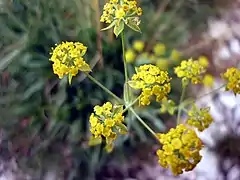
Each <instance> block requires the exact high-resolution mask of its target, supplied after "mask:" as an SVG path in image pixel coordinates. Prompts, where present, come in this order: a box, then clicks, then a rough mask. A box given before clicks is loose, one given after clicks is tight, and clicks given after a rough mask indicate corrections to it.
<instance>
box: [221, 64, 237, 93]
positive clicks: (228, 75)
mask: <svg viewBox="0 0 240 180" xmlns="http://www.w3.org/2000/svg"><path fill="white" fill-rule="evenodd" d="M223 78H224V79H225V80H226V81H227V86H226V90H227V91H228V90H232V91H233V92H234V94H240V70H239V69H237V68H234V67H232V68H229V69H227V71H226V72H225V73H224V74H223Z"/></svg>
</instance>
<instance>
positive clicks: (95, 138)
mask: <svg viewBox="0 0 240 180" xmlns="http://www.w3.org/2000/svg"><path fill="white" fill-rule="evenodd" d="M123 121H124V116H123V106H122V105H116V106H113V105H112V104H111V103H110V102H106V103H105V104H103V105H102V106H95V107H94V113H92V114H91V116H90V125H91V127H90V132H91V133H92V137H91V139H90V141H89V144H90V145H96V144H100V143H102V139H104V140H105V143H106V146H105V149H106V150H107V152H111V151H112V149H113V142H114V140H115V139H116V138H117V135H118V133H120V134H126V133H127V127H126V126H125V125H124V124H123Z"/></svg>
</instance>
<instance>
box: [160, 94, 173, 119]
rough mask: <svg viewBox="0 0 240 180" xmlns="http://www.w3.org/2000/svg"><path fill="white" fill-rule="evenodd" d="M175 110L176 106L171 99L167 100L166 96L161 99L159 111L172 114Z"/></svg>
mask: <svg viewBox="0 0 240 180" xmlns="http://www.w3.org/2000/svg"><path fill="white" fill-rule="evenodd" d="M176 110H177V106H176V105H175V102H174V101H173V100H168V99H167V98H166V97H165V98H163V99H162V101H161V108H160V113H166V112H168V113H169V114H171V115H173V114H174V112H175V111H176Z"/></svg>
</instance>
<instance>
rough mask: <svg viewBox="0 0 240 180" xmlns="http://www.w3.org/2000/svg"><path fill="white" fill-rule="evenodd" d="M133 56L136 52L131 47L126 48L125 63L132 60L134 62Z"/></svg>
mask: <svg viewBox="0 0 240 180" xmlns="http://www.w3.org/2000/svg"><path fill="white" fill-rule="evenodd" d="M135 58H136V53H135V51H134V50H132V49H128V50H127V51H126V61H127V63H132V62H134V60H135Z"/></svg>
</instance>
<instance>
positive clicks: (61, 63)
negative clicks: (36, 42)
mask: <svg viewBox="0 0 240 180" xmlns="http://www.w3.org/2000/svg"><path fill="white" fill-rule="evenodd" d="M86 51H87V47H86V46H84V45H83V44H82V43H79V42H62V43H61V44H58V45H56V47H55V48H53V51H52V52H51V53H50V54H51V55H52V56H51V58H50V61H52V62H53V65H52V66H53V72H54V74H57V75H58V77H59V78H60V79H62V78H63V76H64V75H68V77H69V83H71V80H72V77H73V76H76V75H77V73H78V71H83V72H89V71H91V68H90V66H89V65H88V64H87V63H86V62H85V61H84V59H83V55H84V54H85V53H86Z"/></svg>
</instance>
